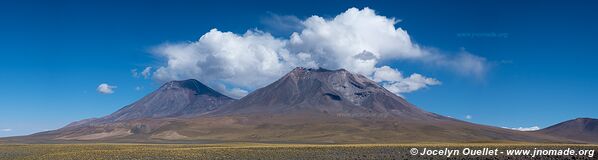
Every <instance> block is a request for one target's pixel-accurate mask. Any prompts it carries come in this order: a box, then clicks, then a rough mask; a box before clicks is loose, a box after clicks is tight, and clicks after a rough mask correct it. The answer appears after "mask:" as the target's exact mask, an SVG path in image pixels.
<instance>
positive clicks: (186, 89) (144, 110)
mask: <svg viewBox="0 0 598 160" xmlns="http://www.w3.org/2000/svg"><path fill="white" fill-rule="evenodd" d="M233 101H235V100H234V99H232V98H230V97H227V96H225V95H222V94H220V93H219V92H217V91H215V90H213V89H211V88H209V87H207V86H205V85H204V84H202V83H201V82H199V81H197V80H194V79H189V80H183V81H171V82H167V83H165V84H164V85H162V86H161V87H160V88H158V89H157V90H156V91H154V92H152V93H150V94H149V95H147V96H145V97H143V98H141V99H140V100H138V101H136V102H134V103H132V104H130V105H127V106H125V107H123V108H121V109H120V110H118V111H116V112H114V113H112V114H110V115H107V116H104V117H101V118H91V119H85V120H81V121H77V122H73V123H71V124H69V125H67V126H65V127H63V128H61V129H58V130H54V131H48V132H41V133H37V134H34V135H32V136H31V138H38V139H42V140H43V139H51V140H106V139H114V138H122V137H127V136H131V135H135V134H144V133H147V132H149V131H151V130H152V129H153V128H154V127H156V126H161V125H165V124H168V121H167V120H162V119H172V118H174V119H180V118H188V117H194V116H199V115H202V114H206V113H209V112H212V111H214V110H216V109H218V107H220V106H223V105H226V104H229V103H231V102H233ZM39 137H42V138H39Z"/></svg>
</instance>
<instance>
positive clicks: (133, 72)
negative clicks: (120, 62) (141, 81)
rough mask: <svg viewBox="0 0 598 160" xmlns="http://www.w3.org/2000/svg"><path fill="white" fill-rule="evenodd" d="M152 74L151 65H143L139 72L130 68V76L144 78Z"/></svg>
mask: <svg viewBox="0 0 598 160" xmlns="http://www.w3.org/2000/svg"><path fill="white" fill-rule="evenodd" d="M151 74H152V67H145V68H144V69H143V70H142V71H141V72H139V70H137V69H136V68H135V69H131V76H132V77H133V78H139V77H143V78H145V79H147V78H149V77H150V76H151Z"/></svg>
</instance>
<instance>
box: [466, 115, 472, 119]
mask: <svg viewBox="0 0 598 160" xmlns="http://www.w3.org/2000/svg"><path fill="white" fill-rule="evenodd" d="M472 118H473V117H472V116H471V115H466V116H465V119H472Z"/></svg>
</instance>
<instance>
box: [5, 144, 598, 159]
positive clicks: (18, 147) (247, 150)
mask: <svg viewBox="0 0 598 160" xmlns="http://www.w3.org/2000/svg"><path fill="white" fill-rule="evenodd" d="M411 148H417V149H419V150H420V151H422V150H423V148H427V149H444V148H449V149H459V150H461V149H463V148H471V149H483V148H490V149H499V151H506V149H534V148H538V149H567V148H571V149H575V150H580V149H583V150H598V145H587V144H529V143H475V144H465V143H463V144H334V145H331V144H257V143H231V144H102V143H98V144H0V159H2V160H4V159H11V160H12V159H63V160H68V159H209V160H215V159H252V160H254V159H596V156H593V157H588V155H584V156H581V155H576V156H537V157H531V156H506V155H499V156H464V155H457V156H450V157H447V156H446V155H443V156H438V155H437V156H422V155H415V156H414V155H411V153H410V151H411Z"/></svg>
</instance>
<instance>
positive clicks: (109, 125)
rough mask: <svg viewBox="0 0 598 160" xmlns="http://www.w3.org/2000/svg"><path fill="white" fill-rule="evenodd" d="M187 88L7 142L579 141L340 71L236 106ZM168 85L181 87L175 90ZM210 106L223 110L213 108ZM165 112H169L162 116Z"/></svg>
mask: <svg viewBox="0 0 598 160" xmlns="http://www.w3.org/2000/svg"><path fill="white" fill-rule="evenodd" d="M174 84H177V85H174ZM182 84H187V85H182ZM189 84H194V82H191V83H180V82H177V83H167V84H165V85H164V86H162V87H161V88H160V89H158V91H156V92H157V93H156V92H155V93H152V94H150V95H148V96H147V97H145V98H143V99H142V100H140V101H138V102H136V103H134V104H132V105H130V106H127V107H125V108H123V109H121V110H119V111H117V112H115V113H114V114H112V115H109V116H106V117H103V118H100V119H92V120H86V121H83V122H79V123H74V124H72V125H69V126H67V127H65V128H63V129H59V130H56V131H49V132H43V133H39V134H35V135H32V136H27V137H21V138H20V139H19V138H13V139H12V140H13V141H17V142H47V141H57V142H63V141H69V142H72V141H84V142H90V141H97V142H157V143H162V142H168V143H171V142H184V143H192V142H197V143H205V142H275V143H413V142H512V141H518V142H581V141H576V140H569V139H564V138H558V137H554V136H549V135H545V134H542V133H538V132H520V131H513V130H508V129H502V128H497V127H491V126H484V125H478V124H473V123H469V122H464V121H460V120H456V119H453V118H449V117H445V116H441V115H437V114H434V113H430V112H426V111H424V110H422V109H419V108H418V107H416V106H414V105H412V104H410V103H409V102H407V101H406V100H404V99H403V98H401V97H399V96H397V95H395V94H393V93H391V92H389V91H388V90H386V89H384V88H383V87H381V86H379V85H378V84H376V83H375V82H373V81H371V80H369V79H367V78H366V77H364V76H362V75H358V74H353V73H350V72H348V71H346V70H343V69H340V70H325V69H306V68H295V69H294V70H292V71H291V72H289V73H288V74H287V75H285V76H283V77H282V78H280V79H279V80H277V81H276V82H274V83H272V84H270V85H268V86H266V87H263V88H260V89H258V90H256V91H254V92H252V93H251V94H249V95H247V96H245V97H243V98H242V99H240V100H237V101H232V100H230V99H229V98H227V97H224V98H222V96H221V94H217V92H215V91H212V90H207V91H206V92H201V91H204V90H202V89H198V90H194V91H195V92H196V93H210V94H208V95H210V96H209V97H211V98H198V99H200V100H202V99H203V100H202V102H204V103H207V102H221V101H222V102H223V103H207V104H202V103H196V102H195V101H192V100H191V98H181V97H189V96H191V95H190V93H193V92H189V91H188V89H189V88H192V89H193V87H189V86H194V85H189ZM171 85H174V86H180V87H174V88H173V87H171ZM185 86H186V87H185ZM196 88H197V87H196ZM199 88H203V87H199ZM205 88H207V87H205ZM173 95H177V96H173ZM156 97H157V98H156ZM191 97H193V96H191ZM214 97H221V99H219V100H221V101H212V100H211V99H213V98H214ZM206 99H208V100H206ZM179 101H180V102H179ZM225 102H230V103H225ZM171 104H173V105H171ZM213 104H223V105H221V106H219V107H215V108H211V107H210V106H212V105H213ZM213 106H216V105H213ZM189 107H193V109H188V108H189ZM166 108H172V109H174V110H167V112H165V113H163V111H164V109H166ZM190 113H192V114H190ZM98 122H99V123H98Z"/></svg>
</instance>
